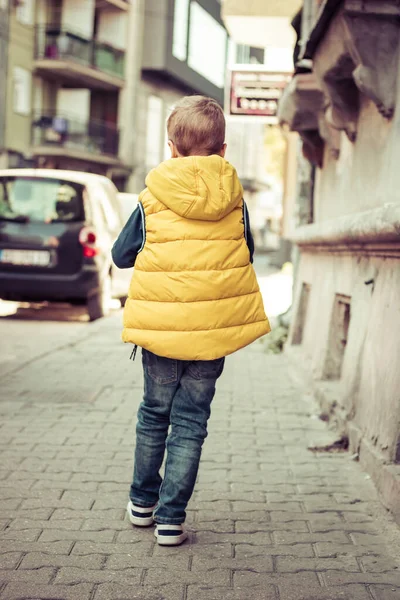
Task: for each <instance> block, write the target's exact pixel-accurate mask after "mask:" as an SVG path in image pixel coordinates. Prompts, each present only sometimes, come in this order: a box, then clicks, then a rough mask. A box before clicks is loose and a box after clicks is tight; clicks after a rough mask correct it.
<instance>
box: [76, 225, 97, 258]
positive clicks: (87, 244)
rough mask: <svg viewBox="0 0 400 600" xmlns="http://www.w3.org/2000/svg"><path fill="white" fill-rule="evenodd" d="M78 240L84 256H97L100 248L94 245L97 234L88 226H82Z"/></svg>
mask: <svg viewBox="0 0 400 600" xmlns="http://www.w3.org/2000/svg"><path fill="white" fill-rule="evenodd" d="M79 242H80V243H81V244H82V246H83V256H84V257H85V258H93V257H94V256H97V255H98V254H99V252H100V249H99V248H98V247H97V246H96V242H97V235H96V232H95V231H94V230H93V229H91V228H90V227H84V228H83V229H81V231H80V233H79Z"/></svg>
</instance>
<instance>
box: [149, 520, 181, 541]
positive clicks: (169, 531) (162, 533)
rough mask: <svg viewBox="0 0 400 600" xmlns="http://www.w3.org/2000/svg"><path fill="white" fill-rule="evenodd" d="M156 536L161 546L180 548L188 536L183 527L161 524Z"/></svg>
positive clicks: (158, 525)
mask: <svg viewBox="0 0 400 600" xmlns="http://www.w3.org/2000/svg"><path fill="white" fill-rule="evenodd" d="M154 535H155V536H156V538H157V542H158V544H159V546H179V544H182V542H184V541H185V540H186V539H187V536H188V534H187V532H186V531H185V530H184V529H183V527H182V525H164V524H160V523H157V526H156V530H155V531H154Z"/></svg>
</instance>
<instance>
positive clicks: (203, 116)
mask: <svg viewBox="0 0 400 600" xmlns="http://www.w3.org/2000/svg"><path fill="white" fill-rule="evenodd" d="M225 127H226V125H225V116H224V112H223V110H222V108H221V107H220V105H219V104H218V102H217V101H216V100H213V99H212V98H206V97H205V96H186V97H185V98H182V100H180V102H178V103H177V104H176V105H175V107H174V110H173V111H172V114H171V115H170V117H169V119H168V122H167V129H168V137H169V139H170V140H171V142H173V143H174V144H175V147H176V149H177V150H178V152H179V154H180V155H181V156H192V155H196V154H197V155H200V156H203V155H206V156H207V155H210V154H218V153H219V152H221V150H222V147H223V145H224V143H225Z"/></svg>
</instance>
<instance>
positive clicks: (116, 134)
mask: <svg viewBox="0 0 400 600" xmlns="http://www.w3.org/2000/svg"><path fill="white" fill-rule="evenodd" d="M7 8H8V10H7V14H8V15H9V49H8V65H7V66H8V68H7V73H8V75H7V99H6V110H5V120H6V127H5V140H4V147H3V152H2V157H1V162H2V165H3V166H11V167H17V166H28V165H33V166H38V167H51V168H62V169H77V170H85V171H90V172H94V173H101V174H106V175H109V176H111V177H113V178H115V179H116V180H118V181H119V182H120V183H121V184H122V185H123V183H124V179H126V178H127V176H128V175H129V172H130V170H131V167H132V164H129V157H127V156H126V155H125V156H124V155H123V153H124V148H122V147H121V143H120V136H121V134H120V129H121V117H122V112H123V111H122V90H123V89H124V87H125V85H126V79H127V74H128V76H129V70H127V69H126V54H127V44H128V25H129V19H130V11H131V6H130V3H129V2H128V1H127V0H36V2H35V1H34V0H18V1H17V2H10V3H9V6H8V7H7ZM125 154H126V152H125ZM127 159H128V160H127Z"/></svg>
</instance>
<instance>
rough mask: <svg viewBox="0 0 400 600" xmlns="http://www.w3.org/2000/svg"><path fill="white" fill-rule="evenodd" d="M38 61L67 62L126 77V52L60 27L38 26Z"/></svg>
mask: <svg viewBox="0 0 400 600" xmlns="http://www.w3.org/2000/svg"><path fill="white" fill-rule="evenodd" d="M35 58H36V59H40V60H43V59H46V60H67V61H73V62H75V63H78V64H82V65H84V66H87V67H92V68H94V69H98V70H99V71H102V72H104V73H108V74H109V75H113V76H115V77H120V78H123V77H124V70H125V52H124V51H123V50H118V49H117V48H113V47H112V46H110V45H109V44H105V43H103V42H99V41H97V40H93V39H89V40H88V39H87V38H85V37H83V36H82V35H81V34H79V33H75V32H73V31H71V30H69V29H65V28H60V27H58V26H53V25H46V26H39V27H37V31H36V52H35Z"/></svg>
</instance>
